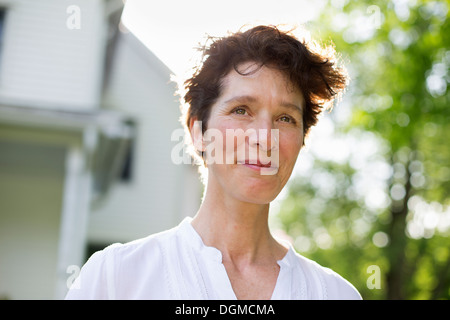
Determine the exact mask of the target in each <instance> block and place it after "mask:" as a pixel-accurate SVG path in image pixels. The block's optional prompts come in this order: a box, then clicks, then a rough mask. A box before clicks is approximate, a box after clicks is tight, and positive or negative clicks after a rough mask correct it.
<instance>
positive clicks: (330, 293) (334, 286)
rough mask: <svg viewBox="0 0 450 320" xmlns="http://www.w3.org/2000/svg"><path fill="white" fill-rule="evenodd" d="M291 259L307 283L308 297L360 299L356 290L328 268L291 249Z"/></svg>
mask: <svg viewBox="0 0 450 320" xmlns="http://www.w3.org/2000/svg"><path fill="white" fill-rule="evenodd" d="M291 251H292V254H291V261H292V263H293V264H294V267H296V268H297V271H298V272H300V273H302V274H303V276H304V277H305V281H306V283H307V284H308V290H307V291H309V294H308V295H309V296H310V298H313V299H327V300H361V295H360V294H359V292H358V290H357V289H356V288H355V287H354V286H353V285H352V284H351V283H350V282H349V281H348V280H346V279H345V278H344V277H342V276H341V275H339V274H338V273H336V272H335V271H333V270H332V269H330V268H327V267H323V266H321V265H320V264H319V263H317V262H316V261H314V260H311V259H309V258H306V257H305V256H303V255H301V254H299V253H298V252H296V251H295V250H294V249H293V248H292V249H291Z"/></svg>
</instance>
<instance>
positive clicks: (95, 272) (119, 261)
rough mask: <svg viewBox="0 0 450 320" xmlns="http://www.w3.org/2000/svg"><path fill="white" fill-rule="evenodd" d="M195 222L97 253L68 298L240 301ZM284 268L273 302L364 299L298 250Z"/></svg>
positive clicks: (283, 262) (219, 259) (219, 257)
mask: <svg viewBox="0 0 450 320" xmlns="http://www.w3.org/2000/svg"><path fill="white" fill-rule="evenodd" d="M191 220H192V218H190V217H187V218H185V219H184V220H183V221H182V222H181V223H180V224H179V225H178V226H177V227H175V228H173V229H170V230H167V231H164V232H161V233H157V234H153V235H151V236H148V237H146V238H143V239H139V240H135V241H132V242H129V243H126V244H113V245H111V246H109V247H107V248H105V249H104V250H102V251H98V252H96V253H94V254H93V255H92V256H91V258H90V259H89V260H88V261H87V262H86V264H85V265H84V266H83V268H82V269H81V272H80V275H79V276H78V278H77V279H76V280H75V282H74V283H73V285H72V287H71V289H70V290H69V292H68V293H67V295H66V299H174V300H175V299H185V300H191V299H215V300H235V299H236V295H235V294H234V292H233V288H232V286H231V283H230V280H229V278H228V276H227V272H226V270H225V267H224V265H223V264H222V254H221V252H220V251H219V250H218V249H216V248H214V247H208V246H206V245H205V244H204V243H203V241H202V239H201V237H200V235H199V234H198V233H197V232H196V231H195V229H194V228H193V227H192V225H191ZM278 265H279V266H280V271H279V274H278V279H277V282H276V285H275V289H274V291H273V294H272V299H275V300H289V299H315V300H318V299H361V296H360V294H359V293H358V291H357V290H356V289H355V288H354V287H353V286H352V285H351V284H350V283H349V282H348V281H347V280H345V279H344V278H342V277H341V276H339V275H338V274H337V273H335V272H333V271H332V270H330V269H328V268H324V267H322V266H320V265H319V264H317V263H316V262H314V261H311V260H309V259H307V258H305V257H303V256H301V255H299V254H298V253H296V252H295V250H294V248H293V247H292V246H290V247H289V250H288V252H287V254H286V255H285V256H284V258H283V259H282V260H279V261H278Z"/></svg>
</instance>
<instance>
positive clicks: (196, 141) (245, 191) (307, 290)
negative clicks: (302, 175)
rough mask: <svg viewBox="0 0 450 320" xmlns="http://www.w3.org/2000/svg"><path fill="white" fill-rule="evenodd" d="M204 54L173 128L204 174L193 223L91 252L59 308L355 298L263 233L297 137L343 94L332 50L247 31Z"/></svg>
mask: <svg viewBox="0 0 450 320" xmlns="http://www.w3.org/2000/svg"><path fill="white" fill-rule="evenodd" d="M204 54H205V55H204V57H205V58H204V61H203V63H202V64H201V65H200V66H199V67H198V69H197V70H196V71H195V72H194V75H193V76H192V78H190V79H189V80H187V81H186V82H185V89H186V93H185V95H184V100H185V102H186V110H185V113H184V116H185V117H184V125H185V126H186V129H187V133H188V135H189V136H190V138H191V139H192V140H191V141H192V146H193V148H194V149H195V151H196V153H197V155H199V156H200V159H201V162H202V165H203V166H204V167H205V170H206V171H207V178H206V179H205V184H206V190H205V194H204V198H203V201H202V204H201V206H200V208H199V210H198V212H197V214H196V215H195V217H194V218H193V219H192V218H186V219H185V220H183V221H182V222H181V224H180V225H179V226H177V227H175V228H173V229H171V230H168V231H165V232H162V233H159V234H155V235H151V236H149V237H147V238H144V239H140V240H137V241H134V242H131V243H127V244H123V245H122V244H116V245H112V246H110V247H108V248H106V249H105V250H102V251H100V252H97V253H95V254H94V255H93V256H92V257H91V258H90V259H89V261H88V262H87V263H86V265H85V266H84V267H83V269H82V271H81V274H80V276H79V278H78V279H77V281H76V282H75V283H74V286H73V289H71V290H70V291H69V293H68V294H67V299H78V298H82V299H360V298H361V297H360V295H359V293H358V292H357V290H356V289H355V288H354V287H353V286H352V285H351V284H350V283H348V282H347V281H346V280H344V279H343V278H342V277H340V276H339V275H337V274H336V273H334V272H333V271H331V270H329V269H326V268H323V267H321V266H319V265H318V264H317V263H315V262H313V261H310V260H308V259H306V258H304V257H302V256H301V255H299V254H298V253H296V252H295V250H294V249H293V247H292V246H290V245H289V244H285V243H281V242H279V241H277V240H276V239H275V238H274V237H273V236H272V235H271V233H270V230H269V228H268V214H269V206H270V202H271V201H272V200H274V199H275V198H276V196H277V195H278V194H279V193H280V191H281V190H282V189H283V187H284V186H285V184H286V182H287V180H288V179H289V177H290V175H291V173H292V170H293V167H294V164H295V162H296V159H297V156H298V154H299V152H300V149H301V147H302V146H303V144H304V139H305V136H306V135H307V133H308V132H309V129H310V127H311V126H313V125H314V124H315V123H316V121H317V116H318V114H319V113H320V111H321V109H322V108H323V107H324V106H325V105H326V104H329V103H330V102H332V101H333V99H334V98H335V97H336V95H337V94H338V93H339V92H341V91H342V90H343V89H344V87H345V84H346V76H345V73H344V72H343V70H342V69H340V68H338V67H337V66H336V65H335V61H334V58H335V56H334V51H333V50H331V49H330V48H326V49H321V48H319V47H317V48H314V47H313V46H312V43H306V42H300V41H299V40H297V39H296V38H295V37H294V36H292V35H291V34H289V33H287V32H282V31H280V30H278V29H277V28H276V27H271V26H258V27H255V28H252V29H249V30H247V31H245V32H237V33H235V34H232V35H230V36H228V37H224V38H220V39H214V40H213V42H212V44H211V45H210V46H209V47H207V48H205V49H204ZM212 136H213V137H214V138H212ZM212 150H213V151H212Z"/></svg>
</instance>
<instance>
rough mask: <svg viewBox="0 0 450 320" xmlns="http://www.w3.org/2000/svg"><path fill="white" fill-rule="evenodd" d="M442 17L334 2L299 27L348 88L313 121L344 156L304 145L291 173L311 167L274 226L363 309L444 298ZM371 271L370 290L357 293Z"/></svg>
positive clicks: (447, 268)
mask: <svg viewBox="0 0 450 320" xmlns="http://www.w3.org/2000/svg"><path fill="white" fill-rule="evenodd" d="M449 10H450V5H449V3H448V2H447V1H423V0H422V1H421V0H416V1H402V0H396V1H390V2H388V1H379V2H373V1H370V2H369V1H350V0H347V1H345V0H342V1H337V0H334V1H329V3H327V5H326V6H325V7H324V10H323V13H322V16H321V18H320V19H319V20H318V21H316V22H313V23H311V24H310V26H309V30H310V31H312V33H313V36H315V37H316V38H320V39H332V41H333V42H334V44H335V46H336V49H337V51H338V52H340V53H341V54H342V60H343V61H345V62H346V64H347V68H348V69H349V73H350V76H351V78H352V79H351V83H350V86H349V89H348V92H347V94H346V97H345V98H344V100H343V101H342V102H341V105H342V106H341V105H338V106H336V108H335V110H334V111H333V112H332V113H331V114H325V116H324V119H328V120H330V119H331V120H333V122H332V123H333V126H334V127H335V131H334V133H333V135H332V137H331V138H330V139H332V140H333V141H335V143H337V144H338V145H339V143H340V144H341V145H342V146H343V148H341V149H345V150H344V151H346V152H344V154H345V157H344V159H342V156H339V155H338V154H337V153H336V154H334V155H333V154H331V156H328V157H324V156H323V155H322V154H323V153H321V152H320V149H321V146H320V145H317V143H318V142H317V141H315V140H314V138H313V137H311V139H310V141H307V143H308V142H309V143H311V144H312V145H311V146H310V150H309V152H308V153H306V154H305V153H303V151H302V154H301V155H300V160H299V166H302V163H303V162H302V159H301V158H302V157H306V158H307V160H309V163H313V165H311V166H310V167H308V170H300V174H299V175H298V176H296V177H293V180H292V183H291V184H290V185H289V189H288V194H287V196H286V198H285V199H284V200H283V202H282V204H281V208H280V211H279V213H278V214H277V218H278V219H279V222H280V223H281V225H282V227H283V229H284V230H285V231H286V232H287V233H288V234H289V235H290V236H291V237H292V239H294V245H295V246H296V248H297V250H298V251H300V252H301V253H302V254H304V255H305V256H308V257H310V258H312V259H314V260H316V261H318V262H319V263H321V264H322V265H325V266H329V267H331V268H333V269H334V270H335V271H337V272H338V273H340V274H341V275H343V276H344V277H345V278H347V279H348V280H349V281H350V282H352V283H353V284H354V285H355V286H356V287H357V289H358V290H359V291H360V292H361V294H362V295H363V298H366V299H438V298H444V299H448V298H450V289H449V288H450V196H449V193H450V148H449V142H448V140H449V137H450V126H449V125H448V123H449V122H450V108H449V107H450V104H449V102H450V92H449V90H448V83H449V82H450V73H449V65H450V27H449V23H448V16H449ZM341 107H342V110H346V109H345V108H348V109H349V110H350V112H349V113H348V116H347V117H339V116H338V115H339V112H340V110H339V109H340V108H341ZM333 114H335V115H333ZM343 119H344V120H343ZM313 132H314V129H313ZM322 148H323V147H322ZM341 151H342V150H341ZM336 159H338V160H336ZM371 265H376V266H378V267H379V270H380V271H381V285H380V289H374V288H369V287H370V286H368V285H367V284H368V283H367V281H368V279H369V278H370V275H371V274H370V273H368V271H367V270H368V267H369V266H371ZM369 270H370V269H369Z"/></svg>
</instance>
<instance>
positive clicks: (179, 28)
mask: <svg viewBox="0 0 450 320" xmlns="http://www.w3.org/2000/svg"><path fill="white" fill-rule="evenodd" d="M323 5H324V1H323V0H320V1H319V0H315V1H308V0H277V1H274V0H269V1H268V0H258V1H255V0H252V1H249V0H245V1H244V0H227V1H211V0H209V1H208V0H190V1H185V0H183V1H182V0H165V1H150V0H128V1H127V2H126V5H125V10H124V13H123V16H122V21H123V24H124V25H125V26H126V27H127V28H128V29H129V30H130V31H131V32H133V33H134V34H135V35H136V36H137V37H138V38H139V39H140V40H141V41H142V42H143V43H144V44H145V45H146V46H147V47H148V48H149V49H150V50H152V51H153V53H154V54H156V56H158V58H159V59H161V60H162V61H163V62H164V63H165V64H166V65H167V66H168V67H169V68H170V69H171V70H172V71H173V72H174V73H175V74H177V75H179V76H183V74H184V73H185V72H187V70H188V69H189V68H190V67H191V65H192V62H190V61H191V60H192V59H194V58H195V49H194V48H195V47H197V46H198V44H199V43H203V42H204V39H205V35H206V34H209V35H211V36H222V35H225V34H226V33H227V31H236V30H238V29H239V28H240V27H242V26H243V25H245V24H250V25H255V24H293V25H301V24H304V23H305V22H307V21H309V20H313V19H314V18H315V17H316V15H317V13H318V11H319V9H320V7H321V6H323Z"/></svg>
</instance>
